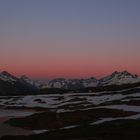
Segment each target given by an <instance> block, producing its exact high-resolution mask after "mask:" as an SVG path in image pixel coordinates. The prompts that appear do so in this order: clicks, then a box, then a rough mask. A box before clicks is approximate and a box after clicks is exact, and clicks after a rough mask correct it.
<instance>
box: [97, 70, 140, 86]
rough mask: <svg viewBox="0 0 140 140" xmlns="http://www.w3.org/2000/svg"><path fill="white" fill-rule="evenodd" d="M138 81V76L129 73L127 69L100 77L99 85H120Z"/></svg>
mask: <svg viewBox="0 0 140 140" xmlns="http://www.w3.org/2000/svg"><path fill="white" fill-rule="evenodd" d="M137 82H140V76H138V75H136V74H131V73H129V72H127V71H122V72H117V71H115V72H113V73H112V74H111V75H109V76H107V77H104V78H102V79H100V84H101V86H105V85H122V84H131V83H137Z"/></svg>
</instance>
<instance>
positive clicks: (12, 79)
mask: <svg viewBox="0 0 140 140" xmlns="http://www.w3.org/2000/svg"><path fill="white" fill-rule="evenodd" d="M0 79H1V80H3V81H7V82H10V83H14V82H16V81H17V80H18V78H16V77H15V76H13V75H12V74H10V73H8V72H7V71H3V72H1V73H0Z"/></svg>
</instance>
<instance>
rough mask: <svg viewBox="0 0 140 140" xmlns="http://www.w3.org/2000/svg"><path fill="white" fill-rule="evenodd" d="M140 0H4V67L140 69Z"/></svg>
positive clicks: (36, 72) (0, 15)
mask: <svg viewBox="0 0 140 140" xmlns="http://www.w3.org/2000/svg"><path fill="white" fill-rule="evenodd" d="M139 53H140V0H0V71H3V70H6V71H9V72H11V73H13V74H16V75H17V76H19V75H22V74H26V75H28V76H30V77H32V78H55V77H65V78H83V77H90V76H95V77H102V76H105V75H108V74H110V73H112V72H113V71H116V70H117V71H122V70H127V71H129V72H132V73H136V74H140V63H139V60H140V55H139Z"/></svg>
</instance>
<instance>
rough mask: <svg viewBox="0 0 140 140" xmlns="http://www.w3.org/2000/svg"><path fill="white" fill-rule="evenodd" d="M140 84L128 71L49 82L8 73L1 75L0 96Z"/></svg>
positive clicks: (4, 72) (139, 77)
mask: <svg viewBox="0 0 140 140" xmlns="http://www.w3.org/2000/svg"><path fill="white" fill-rule="evenodd" d="M139 82H140V76H138V75H136V74H131V73H129V72H127V71H122V72H118V71H115V72H113V73H112V74H111V75H108V76H106V77H103V78H101V79H96V78H95V77H91V78H88V79H64V78H57V79H53V80H48V81H41V80H32V79H30V78H28V77H27V76H26V75H23V76H21V77H19V78H18V77H16V76H14V75H12V74H10V73H8V72H6V71H3V72H1V73H0V94H2V95H3V94H6V93H10V92H14V93H18V92H20V93H24V92H33V91H37V90H41V89H54V88H56V89H69V90H75V89H83V88H92V87H102V86H111V85H125V84H134V83H139Z"/></svg>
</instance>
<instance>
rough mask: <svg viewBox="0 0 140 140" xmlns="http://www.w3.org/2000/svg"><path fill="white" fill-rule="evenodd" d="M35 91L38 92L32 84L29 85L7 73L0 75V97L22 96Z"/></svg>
mask: <svg viewBox="0 0 140 140" xmlns="http://www.w3.org/2000/svg"><path fill="white" fill-rule="evenodd" d="M35 90H37V88H36V87H35V86H33V85H32V84H29V83H27V82H26V81H23V80H21V79H19V78H17V77H15V76H13V75H12V74H10V73H8V72H6V71H3V72H1V73H0V95H4V94H18V93H19V94H21V93H25V92H31V91H35Z"/></svg>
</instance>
